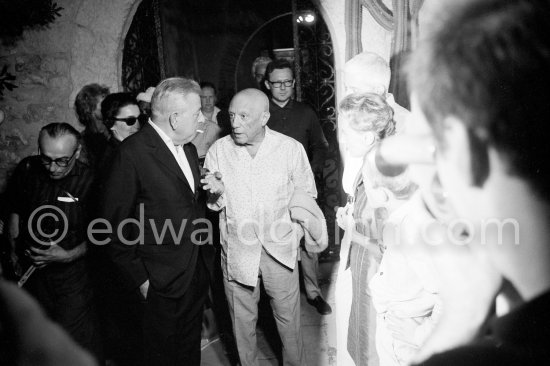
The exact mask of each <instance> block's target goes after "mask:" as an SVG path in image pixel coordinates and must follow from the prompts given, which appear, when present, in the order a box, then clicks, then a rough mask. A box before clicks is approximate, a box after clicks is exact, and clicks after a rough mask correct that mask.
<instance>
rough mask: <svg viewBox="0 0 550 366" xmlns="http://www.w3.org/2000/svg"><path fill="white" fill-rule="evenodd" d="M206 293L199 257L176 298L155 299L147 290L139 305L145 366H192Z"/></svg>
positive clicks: (195, 362)
mask: <svg viewBox="0 0 550 366" xmlns="http://www.w3.org/2000/svg"><path fill="white" fill-rule="evenodd" d="M207 294H208V272H207V270H206V268H205V265H204V263H203V261H202V259H201V258H199V260H198V262H197V266H196V269H195V273H194V276H193V279H192V280H191V283H190V285H189V287H188V289H187V291H186V292H185V294H184V295H183V296H182V297H180V298H166V297H162V296H159V295H158V294H157V293H155V291H154V290H153V289H152V288H150V289H149V293H148V294H147V300H146V301H144V303H143V322H142V330H143V343H144V353H145V355H144V365H145V366H156V365H162V366H172V365H173V366H181V365H186V366H194V365H197V366H199V365H200V359H201V350H200V343H201V324H202V312H203V306H204V301H205V299H206V296H207Z"/></svg>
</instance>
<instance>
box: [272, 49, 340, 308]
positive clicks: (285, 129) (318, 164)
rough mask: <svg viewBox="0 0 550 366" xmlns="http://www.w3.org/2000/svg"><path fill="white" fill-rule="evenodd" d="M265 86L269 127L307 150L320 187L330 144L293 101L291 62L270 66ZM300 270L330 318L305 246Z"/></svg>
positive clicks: (311, 299)
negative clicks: (268, 96)
mask: <svg viewBox="0 0 550 366" xmlns="http://www.w3.org/2000/svg"><path fill="white" fill-rule="evenodd" d="M265 86H266V87H267V89H268V90H269V91H270V93H271V99H270V101H269V113H270V117H269V121H268V122H267V125H268V127H269V128H271V129H273V130H274V131H277V132H280V133H282V134H285V135H287V136H289V137H292V138H293V139H295V140H297V141H298V142H300V143H301V144H302V145H303V146H304V149H305V150H306V153H307V155H308V159H309V163H310V165H311V170H312V171H313V174H314V175H315V179H316V181H317V184H319V182H320V181H321V179H322V176H323V167H324V164H325V157H326V153H327V151H328V142H327V140H326V138H325V135H324V134H323V130H322V129H321V125H320V124H319V119H318V118H317V115H316V114H315V112H314V111H313V110H312V109H311V108H310V107H309V106H307V105H306V104H304V103H300V102H298V101H296V100H293V99H292V95H293V92H294V72H293V71H292V65H291V64H290V62H288V61H287V60H284V59H276V60H274V61H273V62H271V63H269V64H268V65H267V67H266V70H265ZM300 266H301V268H302V274H303V278H304V287H305V289H306V295H307V301H308V303H310V304H311V305H313V306H314V307H315V308H316V309H317V311H318V312H319V313H320V314H323V315H326V314H330V313H331V312H332V309H331V307H330V305H329V304H327V302H326V301H325V299H323V295H322V294H321V289H320V288H319V283H318V281H317V273H318V267H319V263H318V257H317V254H316V253H308V252H307V251H306V250H305V249H304V248H303V246H302V250H301V252H300Z"/></svg>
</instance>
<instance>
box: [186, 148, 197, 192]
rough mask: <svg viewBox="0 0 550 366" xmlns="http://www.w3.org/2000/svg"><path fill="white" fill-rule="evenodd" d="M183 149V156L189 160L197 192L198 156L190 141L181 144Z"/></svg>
mask: <svg viewBox="0 0 550 366" xmlns="http://www.w3.org/2000/svg"><path fill="white" fill-rule="evenodd" d="M183 151H185V157H186V158H187V161H188V162H189V166H190V167H191V171H192V172H193V180H194V181H195V192H198V188H199V183H200V179H201V178H200V171H199V157H198V155H197V150H196V148H195V146H194V145H193V144H192V143H187V144H185V145H184V146H183Z"/></svg>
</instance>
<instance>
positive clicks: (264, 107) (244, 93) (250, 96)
mask: <svg viewBox="0 0 550 366" xmlns="http://www.w3.org/2000/svg"><path fill="white" fill-rule="evenodd" d="M236 99H244V100H247V101H248V102H249V103H250V104H251V105H253V106H254V107H256V108H258V110H259V111H260V112H269V99H268V98H267V96H266V95H265V93H264V92H262V91H260V90H258V89H252V88H250V89H244V90H241V91H240V92H238V93H237V94H235V96H234V97H233V99H232V100H231V103H233V101H234V100H236Z"/></svg>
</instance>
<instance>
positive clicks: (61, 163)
mask: <svg viewBox="0 0 550 366" xmlns="http://www.w3.org/2000/svg"><path fill="white" fill-rule="evenodd" d="M77 151H78V148H77V149H75V151H74V152H73V154H72V155H71V156H70V157H68V158H67V157H65V158H58V159H52V158H50V157H49V156H47V155H44V154H42V153H40V162H41V163H42V165H44V166H50V165H52V164H54V163H55V165H57V166H58V167H60V168H66V167H67V166H69V164H70V163H71V160H73V158H74V157H75V155H76V152H77Z"/></svg>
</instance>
